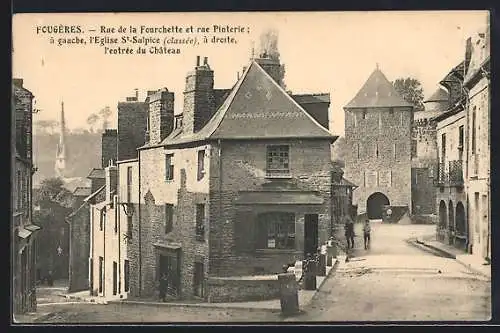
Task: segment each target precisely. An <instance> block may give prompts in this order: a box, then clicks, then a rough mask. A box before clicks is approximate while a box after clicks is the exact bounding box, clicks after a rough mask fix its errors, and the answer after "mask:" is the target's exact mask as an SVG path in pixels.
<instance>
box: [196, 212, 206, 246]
mask: <svg viewBox="0 0 500 333" xmlns="http://www.w3.org/2000/svg"><path fill="white" fill-rule="evenodd" d="M196 238H197V239H198V240H205V205H204V204H197V205H196Z"/></svg>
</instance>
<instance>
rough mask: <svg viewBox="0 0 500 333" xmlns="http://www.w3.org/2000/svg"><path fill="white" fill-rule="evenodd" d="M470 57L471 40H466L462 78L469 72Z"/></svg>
mask: <svg viewBox="0 0 500 333" xmlns="http://www.w3.org/2000/svg"><path fill="white" fill-rule="evenodd" d="M471 57H472V38H471V37H469V38H467V41H466V42H465V62H464V74H463V77H465V76H466V75H467V71H468V70H469V66H470V60H471Z"/></svg>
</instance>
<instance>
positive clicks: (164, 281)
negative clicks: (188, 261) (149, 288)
mask: <svg viewBox="0 0 500 333" xmlns="http://www.w3.org/2000/svg"><path fill="white" fill-rule="evenodd" d="M167 288H168V278H167V274H165V273H163V274H162V275H161V277H160V300H161V301H162V302H165V301H166V299H167Z"/></svg>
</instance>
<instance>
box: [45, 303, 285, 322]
mask: <svg viewBox="0 0 500 333" xmlns="http://www.w3.org/2000/svg"><path fill="white" fill-rule="evenodd" d="M38 311H39V312H41V313H47V314H50V317H48V318H44V320H43V321H39V322H38V323H66V324H92V323H142V322H149V323H175V322H177V323H179V322H181V323H196V322H262V321H267V322H276V321H280V320H282V317H281V314H280V313H279V312H278V313H275V312H271V311H269V310H252V311H249V310H246V309H214V308H199V307H198V308H197V307H170V306H151V305H149V306H148V305H136V304H108V305H99V304H89V303H74V304H73V303H67V304H57V305H44V306H40V307H39V308H38Z"/></svg>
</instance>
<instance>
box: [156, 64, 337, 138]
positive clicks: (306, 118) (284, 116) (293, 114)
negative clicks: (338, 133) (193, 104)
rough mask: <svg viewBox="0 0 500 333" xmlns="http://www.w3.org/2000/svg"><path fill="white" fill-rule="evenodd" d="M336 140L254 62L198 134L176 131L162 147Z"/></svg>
mask: <svg viewBox="0 0 500 333" xmlns="http://www.w3.org/2000/svg"><path fill="white" fill-rule="evenodd" d="M256 138H325V139H332V140H333V139H334V138H335V136H333V135H332V134H331V133H330V132H328V130H327V129H326V128H324V127H323V126H321V125H320V124H319V123H318V122H317V121H316V120H315V119H314V118H313V117H312V116H311V115H309V113H307V111H305V110H304V109H303V108H302V107H301V106H300V105H299V104H298V103H297V102H296V101H294V100H293V99H292V98H291V97H290V95H288V94H287V93H286V91H284V90H283V88H281V87H280V86H279V85H278V84H277V83H276V82H275V81H274V80H273V79H272V78H271V76H270V75H269V74H268V73H267V72H266V71H265V70H264V69H262V67H260V65H259V64H257V63H256V62H255V61H252V63H251V64H250V66H249V67H248V68H247V69H246V71H245V73H244V74H243V75H242V77H241V78H240V79H239V81H238V82H237V83H236V85H235V86H234V87H233V89H232V91H231V93H230V94H229V95H228V97H227V98H226V100H225V101H224V103H223V104H222V105H221V106H220V108H219V109H218V110H217V111H216V112H215V114H214V115H213V116H212V118H211V119H210V120H209V121H208V123H207V124H206V125H205V126H204V127H203V128H202V129H201V130H200V131H198V132H197V133H194V134H191V135H189V134H187V135H184V134H183V133H182V130H178V131H175V130H174V131H173V132H172V133H171V134H170V135H169V136H168V137H167V138H166V139H165V140H164V141H163V142H162V144H163V145H175V144H181V143H188V142H194V141H201V140H208V139H256Z"/></svg>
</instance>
